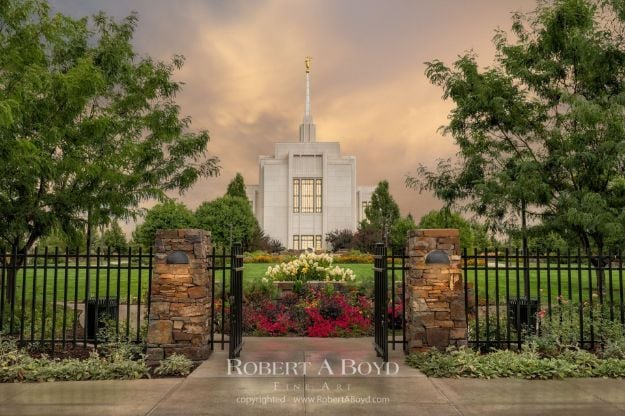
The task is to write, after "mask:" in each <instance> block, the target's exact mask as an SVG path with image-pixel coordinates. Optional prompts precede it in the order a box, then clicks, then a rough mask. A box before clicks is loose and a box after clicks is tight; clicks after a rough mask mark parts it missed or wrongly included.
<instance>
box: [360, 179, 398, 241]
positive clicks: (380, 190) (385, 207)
mask: <svg viewBox="0 0 625 416" xmlns="http://www.w3.org/2000/svg"><path fill="white" fill-rule="evenodd" d="M365 215H366V216H367V221H368V222H369V223H371V225H373V226H374V227H375V228H377V229H378V230H380V233H381V235H382V242H384V244H386V245H387V246H388V244H389V241H390V232H391V227H392V226H393V224H394V223H395V221H397V220H398V219H399V218H400V216H399V206H398V205H397V203H396V202H395V199H393V196H392V195H391V194H390V192H389V185H388V181H381V182H380V183H378V186H377V187H376V188H375V190H374V191H373V194H372V195H371V204H370V205H369V206H368V207H367V208H365Z"/></svg>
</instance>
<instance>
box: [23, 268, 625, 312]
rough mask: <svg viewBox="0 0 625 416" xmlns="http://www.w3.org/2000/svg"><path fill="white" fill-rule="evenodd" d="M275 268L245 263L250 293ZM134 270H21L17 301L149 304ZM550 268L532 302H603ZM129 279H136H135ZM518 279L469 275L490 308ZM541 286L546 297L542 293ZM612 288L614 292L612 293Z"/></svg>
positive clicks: (366, 278) (362, 282)
mask: <svg viewBox="0 0 625 416" xmlns="http://www.w3.org/2000/svg"><path fill="white" fill-rule="evenodd" d="M270 266H273V264H271V263H245V265H244V267H245V268H244V272H243V282H244V288H246V289H248V288H250V287H251V286H252V285H253V284H254V283H257V282H259V281H260V279H261V278H262V277H263V276H264V274H265V271H266V270H267V268H268V267H270ZM340 266H341V267H345V268H349V269H352V270H353V271H354V273H355V274H356V281H355V282H354V283H355V284H356V285H358V286H365V287H371V288H372V287H373V265H371V264H363V263H351V264H341V265H340ZM132 267H133V268H132V269H131V270H128V269H127V266H126V265H122V266H121V267H119V268H118V267H117V266H116V265H112V266H111V269H110V270H108V271H107V270H106V269H100V270H99V271H98V270H97V269H92V270H90V273H89V279H88V281H89V290H88V291H87V272H86V270H85V269H83V268H79V269H78V270H76V268H75V267H73V265H69V266H68V268H67V270H66V269H65V268H64V267H63V265H59V268H58V270H56V271H55V269H54V268H52V267H48V268H47V270H46V269H45V268H44V267H43V266H39V268H38V269H37V271H36V272H37V279H36V282H35V281H34V280H33V275H34V271H33V269H32V267H29V268H25V269H21V270H19V271H18V275H17V292H16V298H17V300H18V301H19V300H21V298H22V293H23V294H24V295H25V300H26V301H27V302H29V303H30V302H31V300H32V299H33V298H34V299H35V301H36V302H37V303H42V302H43V301H44V299H43V298H44V293H45V301H46V303H50V302H52V300H53V299H54V292H55V290H56V299H57V302H62V301H63V299H65V298H66V299H67V300H68V302H69V301H73V300H74V299H76V298H77V299H78V300H79V301H80V300H84V299H85V297H86V295H87V294H88V295H89V297H95V295H96V292H97V294H98V296H99V297H100V298H105V297H106V295H107V293H108V294H109V296H110V297H119V298H120V301H127V299H128V296H129V295H130V298H131V301H132V302H135V301H136V299H137V297H138V294H139V293H141V302H142V303H144V302H145V300H146V294H147V291H148V284H149V279H148V276H149V275H148V267H147V265H145V266H142V269H141V270H138V269H137V268H136V267H137V266H136V265H133V266H132ZM546 267H547V266H546V265H542V266H541V270H540V271H536V270H531V271H530V273H529V276H530V289H531V292H530V294H531V297H536V294H537V293H540V297H541V301H543V302H547V301H548V299H551V301H552V302H555V301H556V300H557V297H558V295H560V294H561V295H562V296H563V298H565V299H571V300H572V301H574V302H578V301H579V300H580V299H582V301H583V300H588V299H589V298H590V297H591V296H593V293H594V297H597V277H596V271H594V270H591V271H590V272H589V271H588V269H587V268H586V267H581V269H580V270H578V268H577V267H576V265H572V266H571V270H570V271H568V270H561V271H560V279H559V283H558V278H557V275H558V273H557V269H556V265H555V264H553V265H550V269H551V273H550V278H549V279H548V278H547V270H546ZM497 273H498V276H499V283H498V284H497V281H496V274H497ZM229 274H230V273H229V270H226V271H225V273H223V272H222V271H221V270H217V271H216V276H215V277H216V279H215V282H216V285H217V286H218V287H219V286H220V285H221V281H222V280H225V283H226V287H227V286H228V283H229V282H228V281H229ZM623 274H624V273H623V272H622V271H620V274H619V271H618V270H612V272H611V273H609V272H608V271H607V270H606V272H605V282H606V299H605V301H609V300H610V299H611V298H610V296H611V297H612V299H613V301H614V302H622V300H623V295H622V293H623V292H624V291H625V285H624V284H623ZM128 276H130V280H129V279H128ZM476 276H477V282H476ZM589 276H591V277H592V280H590V279H589ZM139 278H141V290H139ZM517 278H518V282H519V293H520V294H521V295H523V271H520V272H518V273H517V270H516V268H509V269H505V268H501V267H500V268H499V271H498V272H496V271H495V269H494V268H491V269H489V270H488V278H487V273H486V271H485V270H483V269H478V270H477V271H476V270H474V269H473V268H471V266H469V270H468V271H467V273H466V276H465V279H466V280H467V282H468V284H469V286H470V287H472V288H473V289H475V288H477V292H478V297H479V298H481V299H484V298H486V292H487V291H488V298H489V304H495V303H496V299H498V300H499V302H505V299H506V294H507V293H509V296H510V297H516V296H517ZM396 279H397V281H398V282H399V281H400V279H401V276H400V273H399V272H396ZM389 281H390V276H389ZM55 282H56V283H55ZM118 283H119V291H118ZM129 284H130V286H129ZM610 285H611V286H610ZM33 286H34V287H33ZM55 286H56V289H55ZM539 287H540V292H538V288H539ZM44 288H45V290H44ZM580 288H581V292H580ZM610 288H611V289H612V290H611V291H610ZM66 289H67V290H66ZM591 289H592V291H591ZM66 292H67V293H66ZM473 293H475V292H473ZM580 296H581V298H580Z"/></svg>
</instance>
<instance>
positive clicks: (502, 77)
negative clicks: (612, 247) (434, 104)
mask: <svg viewBox="0 0 625 416" xmlns="http://www.w3.org/2000/svg"><path fill="white" fill-rule="evenodd" d="M624 28H625V4H624V3H623V1H620V0H605V1H604V0H597V1H591V0H554V1H549V2H540V3H539V6H538V7H537V9H536V10H535V12H533V13H530V14H527V15H522V14H515V15H514V17H513V24H512V31H513V33H514V38H513V40H511V41H509V40H508V37H507V34H506V33H505V32H503V31H501V30H500V31H497V32H496V36H495V38H494V39H495V46H496V49H497V54H496V60H495V65H493V66H490V67H488V68H486V69H480V68H479V67H478V65H477V61H476V57H475V56H474V55H473V54H467V55H464V56H462V57H461V58H459V59H458V60H457V61H455V62H454V63H453V65H452V66H451V67H448V66H446V65H445V64H443V63H442V62H440V61H436V60H435V61H432V62H429V63H428V64H427V69H426V75H427V76H428V78H429V79H430V81H431V82H432V83H434V84H435V85H438V86H440V87H441V88H442V89H443V97H444V98H445V99H451V100H452V101H453V102H454V104H455V107H454V108H453V110H452V111H451V113H450V116H449V119H450V122H449V124H448V125H447V126H445V127H444V131H445V132H446V133H448V134H451V136H452V137H453V139H454V140H455V142H456V144H457V145H458V147H459V153H458V161H457V163H452V162H451V161H450V160H447V161H439V162H438V167H437V169H436V170H435V171H430V170H429V169H428V168H426V167H424V166H420V167H419V169H418V175H417V176H416V177H414V178H408V179H407V183H408V185H409V186H414V187H417V188H419V189H420V190H431V191H434V194H435V195H436V196H438V197H439V198H441V199H443V200H444V201H445V202H446V203H448V204H453V203H456V204H458V205H464V206H465V208H468V209H470V210H472V211H473V212H475V213H477V214H479V215H480V216H483V217H485V218H486V219H487V220H488V221H489V223H490V225H491V226H494V227H496V228H499V229H500V230H503V231H505V230H508V229H511V228H512V229H514V228H517V229H518V223H519V220H518V217H519V213H520V212H521V211H522V209H523V208H526V211H527V214H528V217H529V219H530V225H532V224H537V225H540V226H541V227H543V230H550V231H555V232H558V233H560V234H562V235H566V234H574V235H575V236H576V238H577V240H578V241H579V242H580V243H581V245H582V246H583V247H585V248H587V249H589V248H593V247H594V248H597V249H598V250H602V249H603V248H604V247H605V246H606V245H607V244H623V242H624V239H625V210H623V206H625V163H623V161H624V160H625V145H624V143H625V117H623V113H624V110H625V76H624V75H625V41H624V37H623V29H624Z"/></svg>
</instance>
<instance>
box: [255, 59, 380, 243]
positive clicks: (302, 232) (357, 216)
mask: <svg viewBox="0 0 625 416" xmlns="http://www.w3.org/2000/svg"><path fill="white" fill-rule="evenodd" d="M305 62H306V105H305V110H304V120H303V121H302V124H301V125H300V127H299V141H289V142H285V143H276V145H275V152H274V155H273V156H260V157H259V181H258V185H248V186H247V189H246V192H247V197H248V199H249V200H250V203H251V205H252V210H253V211H254V215H255V216H256V218H257V220H258V223H259V224H260V226H261V227H262V228H263V230H264V231H265V234H266V235H268V236H270V237H271V238H275V239H278V240H280V241H281V242H282V245H284V247H287V248H289V249H294V250H305V249H307V248H313V249H315V250H320V249H326V248H327V247H326V246H327V243H326V241H325V238H326V234H327V233H329V232H331V231H335V230H343V229H348V230H352V231H356V229H357V227H358V223H359V222H360V221H361V220H363V219H364V218H365V213H364V209H365V207H366V206H367V205H368V204H370V200H371V194H372V193H373V190H374V187H373V186H357V185H356V157H355V156H344V155H341V147H340V144H339V143H338V142H332V141H327V142H325V141H324V142H318V141H317V137H316V128H315V123H314V122H313V118H312V116H311V114H310V58H306V61H305Z"/></svg>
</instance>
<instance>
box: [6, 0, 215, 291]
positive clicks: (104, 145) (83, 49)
mask: <svg viewBox="0 0 625 416" xmlns="http://www.w3.org/2000/svg"><path fill="white" fill-rule="evenodd" d="M136 26H137V17H136V15H134V14H133V15H131V16H129V17H127V18H125V19H123V20H121V21H116V20H114V19H113V18H110V17H108V16H106V15H105V14H104V13H99V14H97V15H95V16H93V17H92V18H80V19H75V18H72V17H69V16H64V15H61V14H55V15H51V13H50V7H49V5H48V3H47V2H46V1H45V0H5V1H1V2H0V161H1V163H0V177H1V178H3V180H2V181H0V241H2V243H3V247H2V248H4V249H8V250H10V251H15V252H17V253H20V254H23V253H26V252H27V251H28V250H29V249H30V248H31V247H32V245H33V244H34V243H35V242H36V241H37V240H38V239H39V238H41V237H44V236H46V235H48V234H50V233H51V232H52V231H53V230H55V229H58V230H60V231H62V232H63V233H64V234H67V235H72V234H77V233H79V232H80V231H81V230H84V229H85V224H86V223H87V222H88V223H89V225H90V226H91V227H92V228H94V229H95V228H96V227H97V226H100V225H102V224H107V223H109V222H110V221H111V220H113V219H116V218H128V217H135V216H137V215H138V214H139V213H140V208H139V205H140V203H141V202H142V201H144V200H146V199H150V198H154V199H157V200H164V199H165V198H166V192H167V191H172V190H177V191H180V192H183V191H185V190H187V189H189V187H190V186H191V185H192V184H193V183H195V182H196V180H197V179H198V178H200V177H203V176H211V175H214V174H216V173H218V171H219V166H218V160H217V159H216V158H214V157H207V156H206V154H205V150H206V145H207V142H208V140H209V137H208V133H207V132H206V131H201V132H199V133H194V132H191V131H189V127H190V122H191V120H190V118H189V117H184V116H181V115H180V108H179V106H178V105H177V104H176V102H175V97H176V95H177V94H179V93H180V90H181V86H182V82H181V81H176V80H174V79H173V77H174V72H175V71H176V70H178V69H180V67H181V66H182V64H183V61H184V59H183V58H182V57H180V56H175V57H174V58H173V59H172V60H171V62H168V63H165V62H159V61H156V60H154V59H152V58H150V57H149V56H145V55H139V54H137V53H136V52H135V51H134V49H133V45H132V37H133V33H134V31H135V28H136ZM91 227H86V228H91ZM23 258H24V257H23V256H17V257H15V259H16V260H17V261H18V263H17V264H15V266H16V267H19V266H21V262H22V261H23ZM9 266H10V267H8V270H13V268H12V267H11V266H12V265H9ZM13 287H14V276H9V279H8V284H7V291H8V293H7V294H9V299H10V298H11V296H10V292H11V291H12V290H13Z"/></svg>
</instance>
